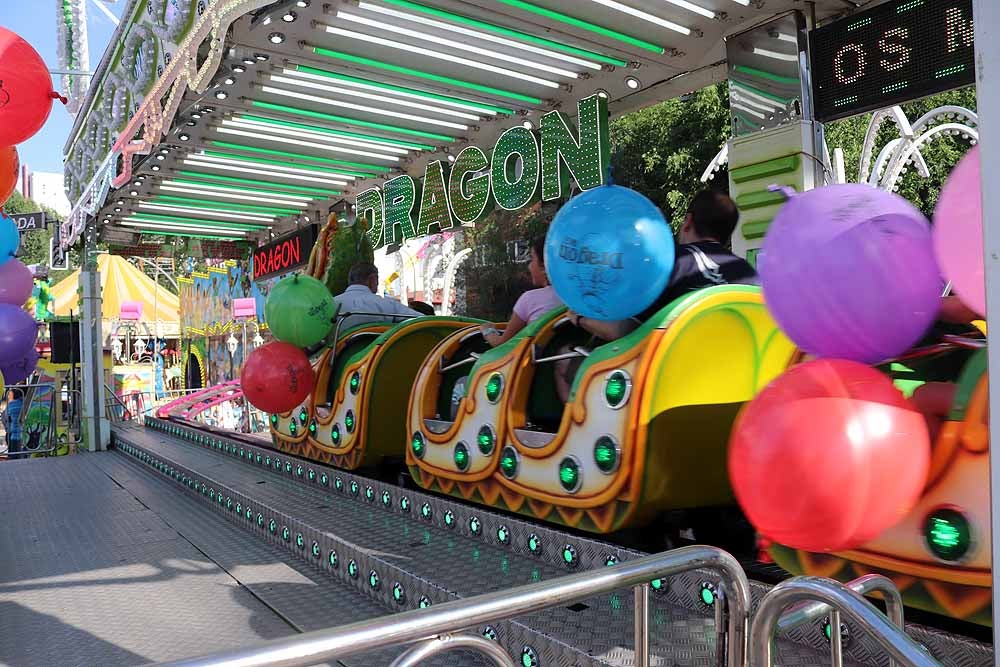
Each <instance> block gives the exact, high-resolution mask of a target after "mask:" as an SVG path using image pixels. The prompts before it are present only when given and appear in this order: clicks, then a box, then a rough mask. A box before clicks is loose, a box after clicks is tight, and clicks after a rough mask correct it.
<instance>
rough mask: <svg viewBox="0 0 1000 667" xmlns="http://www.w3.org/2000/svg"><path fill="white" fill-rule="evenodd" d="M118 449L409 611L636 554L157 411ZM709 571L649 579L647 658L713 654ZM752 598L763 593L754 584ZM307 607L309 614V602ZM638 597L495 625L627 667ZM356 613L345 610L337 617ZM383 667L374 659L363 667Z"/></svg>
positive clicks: (817, 651)
mask: <svg viewBox="0 0 1000 667" xmlns="http://www.w3.org/2000/svg"><path fill="white" fill-rule="evenodd" d="M114 439H115V442H116V443H117V446H118V447H119V448H120V449H121V450H122V451H123V452H125V453H127V454H128V455H130V456H132V457H134V458H135V459H136V460H139V461H141V462H143V463H145V464H146V465H147V466H149V467H151V468H152V469H154V470H156V471H158V472H159V473H160V474H161V476H162V479H164V480H169V482H170V483H172V484H173V485H174V486H175V488H177V489H182V490H183V491H184V493H182V494H180V495H184V496H186V497H187V498H188V499H190V500H192V501H194V502H198V501H200V505H201V506H202V508H203V509H205V510H208V509H209V508H211V509H212V510H214V511H215V512H216V513H217V514H221V515H224V516H226V517H227V518H228V519H229V522H230V526H232V527H234V529H236V530H240V531H242V532H243V533H244V534H245V535H254V536H256V537H258V538H262V540H261V541H262V542H266V543H268V544H269V545H270V547H271V548H277V549H279V550H282V551H284V553H285V557H286V558H287V557H288V556H289V555H290V554H291V555H293V556H295V557H296V558H293V559H291V560H290V562H294V561H296V560H297V561H298V562H299V563H300V565H299V567H301V566H302V564H304V563H310V564H311V565H312V567H311V568H309V569H310V570H312V571H314V572H318V573H320V572H321V573H324V575H325V576H327V578H329V579H330V580H332V581H337V582H340V583H341V584H342V585H344V586H347V587H348V588H349V589H350V590H351V593H352V595H354V596H358V595H360V596H364V597H365V598H366V599H367V600H369V601H370V602H374V603H376V604H378V605H379V606H381V607H383V608H384V609H386V610H402V609H408V608H413V607H416V606H418V605H420V604H433V603H436V602H441V601H445V600H448V599H453V598H455V597H469V596H472V595H476V594H480V593H485V592H490V591H496V590H503V589H505V588H509V587H512V586H516V585H519V584H524V583H528V582H531V581H537V580H540V579H547V578H550V577H555V576H559V575H560V574H564V573H566V572H568V571H572V570H574V569H582V568H592V567H604V566H606V564H607V563H608V562H612V563H613V562H614V561H615V560H618V561H621V560H627V559H630V558H634V557H636V556H638V555H640V554H638V553H636V552H632V551H629V550H625V549H621V548H619V547H615V546H613V545H608V544H604V543H601V542H599V541H596V540H592V539H589V538H582V537H579V536H575V535H570V534H568V533H565V532H562V531H557V530H553V529H549V528H545V527H542V526H538V525H534V524H530V523H527V522H524V521H521V520H518V519H514V518H512V517H508V516H505V515H501V514H498V513H493V512H487V511H483V510H482V508H478V507H474V506H470V505H464V504H461V503H456V502H454V501H452V500H450V499H443V498H440V497H436V496H432V495H427V494H423V493H419V492H415V491H410V490H404V489H401V488H399V487H396V486H392V485H386V484H382V483H379V482H376V481H373V480H370V479H367V478H364V477H361V476H356V475H351V474H347V473H344V472H342V471H338V470H336V469H333V468H328V467H326V466H322V465H319V464H316V463H314V462H311V461H306V460H300V459H296V458H294V457H289V456H287V455H283V454H280V453H277V452H275V451H273V450H271V449H269V448H267V447H259V446H253V445H251V444H249V442H247V441H238V440H234V439H231V438H229V437H226V436H225V435H224V434H220V433H209V432H206V431H204V430H200V429H197V428H193V427H191V426H187V425H184V424H177V423H174V422H165V421H162V420H156V419H152V420H149V421H148V427H147V428H142V427H139V426H136V425H129V424H121V425H117V426H116V427H115V431H114ZM712 582H713V577H712V576H711V575H708V574H705V575H701V574H698V573H693V574H691V575H689V576H679V577H674V578H672V579H671V580H670V581H669V582H665V583H663V585H661V586H658V587H657V588H654V590H658V591H659V594H657V595H655V596H654V605H653V612H652V616H651V627H652V629H653V637H652V651H653V653H654V655H655V656H656V658H655V660H654V663H653V664H659V665H698V664H714V663H715V641H716V636H715V631H714V621H713V610H712V609H711V608H710V607H709V606H707V605H705V604H704V603H703V602H702V601H701V600H702V596H701V589H702V586H703V585H704V584H705V583H712ZM753 588H754V591H753V592H754V599H755V600H757V599H759V597H760V596H761V594H762V593H763V592H764V591H765V590H766V587H765V586H763V585H762V584H755V585H754V587H753ZM299 608H300V613H305V614H307V615H308V614H309V613H310V612H309V611H308V609H309V603H308V602H306V601H302V602H301V604H300V605H299ZM631 610H632V599H631V593H629V592H626V591H623V592H621V593H620V594H615V595H611V596H607V597H605V598H598V599H593V600H589V601H588V602H587V603H586V604H582V605H574V606H573V607H571V608H567V609H559V610H557V611H549V612H543V613H540V614H535V615H532V616H528V617H525V618H520V619H516V620H515V621H512V622H508V623H504V624H500V625H498V626H497V627H494V628H481V629H480V630H481V631H483V632H484V633H488V634H495V635H496V637H497V639H498V641H500V642H501V643H502V644H503V645H504V647H505V648H506V649H507V650H508V651H509V652H510V653H511V654H512V655H514V656H515V658H518V657H520V658H521V659H522V661H525V660H526V662H524V664H532V660H531V658H532V657H534V659H535V664H539V665H545V666H550V665H622V666H626V665H630V664H632V656H633V650H632V611H631ZM358 618H360V617H358V616H352V617H351V618H342V619H340V620H338V621H334V622H332V623H327V624H326V625H336V624H341V623H344V622H347V621H349V620H358ZM908 629H909V631H910V634H911V635H912V636H914V637H915V638H916V639H917V640H918V641H920V642H922V643H923V644H924V645H925V646H927V647H928V649H929V650H930V651H931V652H932V653H933V654H934V655H935V656H936V657H937V658H938V659H939V660H941V661H942V662H943V663H944V664H948V665H980V664H983V665H985V664H992V649H991V648H990V647H987V646H984V645H982V644H978V643H976V642H971V641H968V640H964V639H961V638H955V637H953V636H950V635H945V634H943V633H938V632H934V631H931V630H928V629H926V628H921V627H918V626H910V627H909V628H908ZM859 634H860V633H852V638H851V641H850V642H849V645H848V648H847V658H848V662H849V664H865V665H883V664H887V661H886V660H885V659H882V658H880V657H879V651H877V650H876V649H875V648H874V645H873V644H871V642H870V641H869V640H868V638H866V637H862V636H859ZM828 660H829V657H828V645H827V643H826V640H825V637H824V635H823V632H822V630H821V628H820V626H818V625H817V626H816V627H808V628H803V629H802V630H800V631H796V632H793V633H790V634H789V635H788V637H786V638H785V641H782V642H781V643H780V660H779V664H783V665H814V664H823V663H826V662H828ZM366 664H380V663H377V662H376V663H371V662H369V663H366ZM449 664H461V663H456V662H455V661H454V659H453V660H452V661H451V662H450V663H449Z"/></svg>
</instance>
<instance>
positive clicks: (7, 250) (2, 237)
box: [0, 213, 21, 264]
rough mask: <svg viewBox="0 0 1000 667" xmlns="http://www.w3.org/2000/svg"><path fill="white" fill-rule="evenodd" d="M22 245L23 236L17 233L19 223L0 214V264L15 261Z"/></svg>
mask: <svg viewBox="0 0 1000 667" xmlns="http://www.w3.org/2000/svg"><path fill="white" fill-rule="evenodd" d="M20 243H21V235H20V233H18V231H17V223H16V222H14V221H13V220H11V219H10V218H8V217H7V216H6V215H3V214H2V213H0V264H4V263H5V262H9V261H10V260H12V259H14V255H15V254H16V253H17V247H18V246H19V245H20Z"/></svg>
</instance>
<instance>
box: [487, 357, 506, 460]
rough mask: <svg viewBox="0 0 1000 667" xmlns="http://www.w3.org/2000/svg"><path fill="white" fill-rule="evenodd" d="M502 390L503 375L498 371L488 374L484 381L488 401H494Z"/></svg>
mask: <svg viewBox="0 0 1000 667" xmlns="http://www.w3.org/2000/svg"><path fill="white" fill-rule="evenodd" d="M502 391H503V376H502V375H500V373H493V374H492V375H490V379H489V380H487V381H486V400H487V401H489V402H490V403H496V402H497V400H499V398H500V393H501V392H502ZM484 453H485V452H484Z"/></svg>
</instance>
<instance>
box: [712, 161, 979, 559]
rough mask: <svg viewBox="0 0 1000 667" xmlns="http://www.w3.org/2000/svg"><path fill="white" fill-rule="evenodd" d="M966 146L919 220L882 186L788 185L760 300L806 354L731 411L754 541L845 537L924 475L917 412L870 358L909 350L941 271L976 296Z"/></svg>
mask: <svg viewBox="0 0 1000 667" xmlns="http://www.w3.org/2000/svg"><path fill="white" fill-rule="evenodd" d="M978 182H979V169H978V152H977V151H973V153H971V154H970V155H969V156H967V157H966V158H965V159H964V160H963V161H962V162H961V163H960V164H959V166H958V168H956V170H955V172H954V173H953V174H952V176H951V178H950V179H949V181H948V183H947V184H946V186H945V188H944V190H943V192H942V194H941V198H940V201H939V204H938V209H937V212H936V214H935V228H934V230H933V233H932V231H931V227H930V225H929V224H928V222H927V219H926V218H925V217H924V216H923V215H922V214H921V213H920V212H919V211H918V210H917V209H915V208H914V207H913V206H912V205H910V204H909V203H908V202H907V201H906V200H904V199H902V198H901V197H899V196H897V195H894V194H892V193H890V192H886V191H883V190H877V189H875V188H872V187H868V186H866V185H835V186H830V187H826V188H820V189H818V190H813V191H810V192H807V193H805V194H802V195H793V196H791V198H790V199H789V201H788V202H787V203H786V204H785V205H784V206H783V207H782V209H781V210H780V211H779V213H778V216H777V217H776V218H775V220H774V222H773V223H772V225H771V228H770V229H769V231H768V235H767V237H766V238H765V240H764V245H763V248H762V249H761V253H760V256H759V260H758V263H759V270H760V275H761V282H762V284H763V288H764V299H765V301H766V303H767V307H768V309H769V310H770V312H771V314H772V315H773V316H774V318H775V320H776V321H777V322H778V324H779V326H780V327H781V329H782V330H783V331H784V332H785V333H786V334H787V335H788V337H789V338H790V339H791V340H792V341H793V342H794V343H795V344H796V345H798V346H799V347H800V348H801V349H802V350H803V351H805V352H807V353H809V354H810V355H812V356H814V357H819V358H818V359H815V360H813V361H809V362H806V363H804V364H801V365H799V366H796V367H794V368H792V369H791V370H790V371H788V372H786V373H785V374H784V375H782V376H780V377H778V378H777V379H776V380H774V381H773V382H772V383H771V384H770V385H768V387H766V388H765V389H764V390H763V391H762V392H761V393H760V394H759V395H758V396H757V397H756V398H755V399H754V400H753V401H752V402H750V403H749V404H748V405H747V406H746V408H745V409H744V410H743V412H742V413H741V414H740V416H739V418H738V419H737V422H736V425H735V427H734V430H733V434H732V438H731V441H730V456H729V470H730V477H731V479H732V482H733V489H734V491H735V493H736V496H737V499H738V500H739V502H740V504H741V506H742V507H743V509H744V511H745V512H746V514H747V516H748V518H750V520H751V521H752V522H753V523H754V525H755V526H757V528H758V529H759V530H760V531H761V532H762V533H763V534H764V535H765V536H767V537H769V538H771V539H775V540H777V541H779V542H782V543H783V544H786V545H787V546H790V547H793V548H797V549H805V550H811V551H840V550H844V549H850V548H854V547H857V546H859V545H861V544H863V543H865V542H867V541H869V540H871V539H874V538H875V537H877V536H878V535H879V534H880V533H882V532H883V531H885V530H886V529H888V528H890V527H892V526H893V525H895V524H896V523H898V522H899V521H900V520H901V519H902V518H903V517H904V516H905V515H906V514H907V513H908V512H910V511H911V510H912V509H913V507H914V506H915V505H916V503H917V501H918V500H919V497H920V495H921V493H922V492H923V488H924V485H925V484H926V481H927V479H926V478H927V471H928V469H929V465H930V449H931V443H930V436H929V434H928V430H927V426H926V422H925V420H924V418H923V416H922V415H921V414H919V413H918V412H917V411H916V410H915V409H914V408H913V406H912V405H911V404H910V403H909V401H907V400H906V399H905V398H904V397H903V395H902V394H901V393H900V392H899V391H898V390H897V389H896V388H895V386H894V385H893V384H892V381H891V380H890V379H889V378H888V377H887V376H886V375H884V374H882V373H880V372H878V371H876V370H873V369H872V368H870V366H869V365H871V364H879V363H883V362H886V361H888V360H890V359H893V358H896V357H898V356H899V355H901V354H903V353H904V352H906V351H907V350H909V349H910V348H911V347H912V346H913V345H914V344H915V343H916V342H917V341H919V340H920V339H921V338H922V337H923V336H924V335H925V334H926V333H927V332H928V330H929V329H930V328H931V326H932V324H933V322H934V321H935V320H936V319H937V317H938V314H939V312H940V309H941V294H942V288H943V287H944V280H943V279H942V269H943V273H944V276H945V278H947V279H948V280H951V281H952V282H953V283H954V286H955V289H956V291H957V292H958V293H959V295H961V296H962V298H963V299H966V300H967V302H968V305H969V306H970V307H972V308H974V309H977V310H979V311H980V312H982V310H983V308H984V306H985V303H984V299H983V296H984V287H983V247H982V211H981V209H980V205H979V202H980V193H979V186H978Z"/></svg>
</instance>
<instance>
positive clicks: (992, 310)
mask: <svg viewBox="0 0 1000 667" xmlns="http://www.w3.org/2000/svg"><path fill="white" fill-rule="evenodd" d="M973 17H974V22H975V26H976V94H977V97H978V105H979V106H978V109H977V111H978V113H979V117H980V118H982V119H986V120H985V121H984V122H983V123H982V125H981V126H980V138H979V139H980V147H981V148H980V150H981V151H982V154H981V157H982V178H983V187H982V190H983V236H984V239H983V241H984V250H985V262H986V264H985V269H986V311H987V312H986V321H987V331H990V332H1000V190H998V189H997V188H996V187H995V183H994V182H993V181H994V180H995V175H996V174H997V173H1000V172H998V171H997V170H998V169H1000V125H997V122H998V121H997V120H996V119H1000V3H998V2H996V0H975V2H974V4H973ZM989 119H994V120H989ZM988 355H989V373H990V376H991V378H992V380H993V381H994V382H995V381H996V379H997V378H998V377H1000V345H990V346H989V348H988ZM991 389H993V390H992V391H990V399H989V400H990V415H989V421H990V443H991V447H990V529H991V535H992V571H993V645H994V646H996V645H997V642H998V641H1000V622H998V620H1000V619H998V618H997V612H998V611H1000V587H998V582H997V571H998V569H997V566H998V565H1000V456H994V452H993V448H992V445H996V444H998V443H1000V421H998V420H1000V391H996V390H995V389H996V385H994V386H993V387H991Z"/></svg>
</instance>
